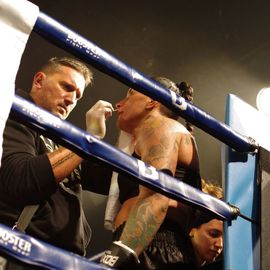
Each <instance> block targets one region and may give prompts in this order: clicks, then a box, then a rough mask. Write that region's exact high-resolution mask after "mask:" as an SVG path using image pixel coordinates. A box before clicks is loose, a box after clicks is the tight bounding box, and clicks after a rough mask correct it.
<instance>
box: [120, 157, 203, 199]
mask: <svg viewBox="0 0 270 270" xmlns="http://www.w3.org/2000/svg"><path fill="white" fill-rule="evenodd" d="M132 156H133V157H135V158H138V159H140V157H139V156H138V155H136V154H135V153H133V154H132ZM163 172H165V173H167V174H170V172H169V171H168V170H163ZM170 175H171V174H170ZM174 177H175V178H177V179H179V180H181V181H183V182H185V183H186V184H188V185H191V186H193V187H195V188H198V189H201V176H200V173H199V172H198V171H194V170H191V169H187V168H183V167H180V166H177V167H176V171H175V176H174ZM118 186H119V201H120V203H121V204H123V203H124V202H125V201H127V200H128V199H130V198H132V197H136V196H137V195H138V194H139V184H138V183H137V182H135V181H134V178H132V177H131V176H129V175H126V174H119V175H118Z"/></svg>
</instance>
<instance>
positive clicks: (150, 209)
mask: <svg viewBox="0 0 270 270" xmlns="http://www.w3.org/2000/svg"><path fill="white" fill-rule="evenodd" d="M164 199H165V200H166V198H164V196H162V195H160V194H153V195H152V196H149V197H147V198H145V199H143V200H141V201H140V202H139V203H137V204H136V205H135V206H134V207H133V209H132V211H131V213H130V215H129V218H128V221H127V223H126V226H125V228H124V230H123V233H122V236H121V238H120V240H121V241H122V242H123V243H124V244H125V245H127V246H129V247H130V248H132V249H133V250H134V251H135V252H136V254H137V255H139V254H140V253H141V252H142V251H143V250H144V249H145V247H147V246H148V245H149V244H150V242H151V241H152V239H153V237H154V235H155V234H156V232H157V231H158V229H159V227H160V225H161V224H162V222H163V220H164V218H165V216H166V213H167V207H168V206H167V203H166V202H164Z"/></svg>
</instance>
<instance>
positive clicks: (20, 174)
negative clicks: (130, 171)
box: [0, 57, 113, 255]
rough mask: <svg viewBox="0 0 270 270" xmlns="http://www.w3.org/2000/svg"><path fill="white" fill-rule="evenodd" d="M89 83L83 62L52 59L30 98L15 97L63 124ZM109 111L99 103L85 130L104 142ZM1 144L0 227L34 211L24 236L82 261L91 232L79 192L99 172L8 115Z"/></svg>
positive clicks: (39, 75)
mask: <svg viewBox="0 0 270 270" xmlns="http://www.w3.org/2000/svg"><path fill="white" fill-rule="evenodd" d="M92 80H93V76H92V73H91V71H90V70H89V69H88V68H87V66H86V65H84V64H83V63H82V62H80V61H78V60H76V59H73V58H68V57H63V58H56V57H55V58H52V59H50V60H49V61H48V63H47V64H45V65H44V66H43V67H42V68H41V69H40V71H39V72H37V73H36V74H35V75H34V78H33V83H32V88H31V90H30V93H29V94H27V93H25V92H23V91H19V92H17V94H19V95H21V96H22V97H24V98H27V99H28V100H30V101H32V102H34V103H35V104H36V105H38V106H40V107H42V108H44V109H46V110H48V111H49V112H51V113H53V114H54V115H56V116H58V117H60V118H61V119H66V118H67V116H68V115H69V113H70V112H71V111H72V110H73V109H74V107H75V106H76V104H77V101H78V100H79V99H81V98H82V96H83V92H84V89H85V88H86V87H87V86H88V85H91V83H92ZM112 110H113V107H112V105H111V104H110V103H108V102H105V101H98V102H97V103H96V104H95V105H94V106H93V107H92V108H91V109H90V110H89V111H88V112H87V113H86V130H87V131H88V132H91V133H92V134H94V135H96V136H97V137H99V138H103V137H104V136H105V132H106V128H105V119H106V118H107V117H109V116H111V114H112ZM3 140H4V142H3V156H2V165H1V168H0V186H1V188H0V223H4V224H6V225H8V226H14V224H15V223H16V221H17V220H18V218H19V216H20V214H21V212H22V210H23V209H24V207H25V206H27V205H38V206H39V207H38V209H37V210H36V212H35V214H34V216H33V217H32V219H31V222H30V224H29V225H28V226H27V228H26V233H27V234H29V235H31V236H34V237H36V238H38V239H41V240H43V241H46V242H48V243H50V244H53V245H56V246H58V247H60V248H63V249H66V250H69V251H72V252H75V253H78V254H80V255H84V254H85V252H86V247H87V245H88V243H89V241H90V237H91V229H90V226H89V225H88V223H87V221H86V219H85V216H84V213H83V209H82V201H81V200H82V189H91V174H93V173H94V172H93V170H95V169H96V168H98V166H95V164H93V163H91V162H90V161H85V160H83V159H82V158H81V157H80V156H78V155H77V154H75V153H74V152H72V151H71V150H69V149H66V148H64V147H61V146H58V145H56V144H55V143H54V142H53V141H52V140H50V139H48V138H46V137H44V136H42V135H40V134H39V132H37V131H34V130H32V129H30V128H28V127H26V126H25V125H24V124H22V123H19V122H17V121H15V120H14V119H12V115H10V117H9V119H8V121H7V124H6V128H5V131H4V138H3Z"/></svg>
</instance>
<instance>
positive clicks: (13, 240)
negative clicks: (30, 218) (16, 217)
mask: <svg viewBox="0 0 270 270" xmlns="http://www.w3.org/2000/svg"><path fill="white" fill-rule="evenodd" d="M0 250H1V252H3V253H6V254H8V255H10V256H11V257H12V258H16V259H17V260H18V261H21V262H24V263H27V264H29V265H31V266H33V265H35V266H41V267H44V268H46V269H58V270H70V269H80V270H102V269H109V268H107V267H105V266H102V265H99V264H96V263H93V262H90V261H89V260H87V259H86V258H84V257H81V256H79V255H76V254H74V253H72V252H68V251H66V250H63V249H60V248H57V247H54V246H52V245H50V244H47V243H45V242H43V241H40V240H37V239H35V238H33V237H31V236H29V235H26V234H23V233H21V232H18V231H15V230H14V231H13V230H11V229H10V228H9V227H7V226H5V225H3V224H0Z"/></svg>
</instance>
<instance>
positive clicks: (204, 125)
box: [33, 12, 257, 152]
mask: <svg viewBox="0 0 270 270" xmlns="http://www.w3.org/2000/svg"><path fill="white" fill-rule="evenodd" d="M33 30H34V31H35V32H36V33H38V34H39V35H41V36H43V37H44V38H45V39H47V40H49V41H50V42H52V43H53V44H55V45H57V46H59V47H61V48H63V49H65V50H66V51H68V52H70V53H71V54H73V55H75V56H76V57H78V58H80V59H82V60H83V61H85V62H87V63H89V64H91V65H92V66H94V67H95V68H97V69H98V70H100V71H102V72H104V73H106V74H108V75H110V76H112V77H114V78H116V79H117V80H119V81H121V82H123V83H125V84H126V85H128V86H129V87H132V88H134V89H136V90H138V91H139V92H142V93H143V94H145V95H147V96H150V97H152V98H153V99H155V100H158V101H160V102H161V103H162V104H164V105H166V106H167V107H169V108H171V109H172V110H173V111H175V112H176V113H178V114H179V115H180V116H181V117H183V118H184V119H186V120H188V121H189V122H191V123H192V124H194V125H195V126H197V127H199V128H201V129H202V130H204V131H205V132H207V133H209V134H211V135H212V136H214V137H215V138H217V139H219V140H220V141H222V142H224V143H225V144H227V145H229V146H231V147H232V148H234V149H235V150H237V151H241V152H254V151H255V150H256V149H257V145H256V143H255V142H254V140H253V139H251V138H248V137H245V136H243V135H241V134H240V133H237V132H236V131H234V130H233V129H231V128H230V127H229V126H227V125H226V124H224V123H221V122H219V121H217V120H216V119H215V118H214V117H212V116H211V115H209V114H207V113H206V112H204V111H202V110H201V109H199V108H198V107H196V106H194V105H193V104H191V103H188V102H186V101H185V99H184V98H182V97H181V96H180V95H177V94H175V93H174V92H172V91H170V90H169V89H167V88H165V87H163V86H162V85H160V84H159V83H157V82H155V81H153V80H151V79H149V78H147V77H145V76H144V75H143V74H141V73H139V72H138V71H136V70H134V69H133V68H131V67H129V66H128V65H126V64H125V63H123V62H121V61H119V60H118V59H116V58H115V57H113V56H112V55H110V54H109V53H107V52H105V51H104V50H102V49H101V48H99V47H98V46H97V45H95V44H93V43H92V42H90V41H89V40H87V39H85V38H83V37H82V36H80V35H78V34H77V33H75V32H74V31H72V30H70V29H68V28H67V27H65V26H64V25H62V24H60V23H59V22H57V21H55V20H54V19H52V18H51V17H49V16H47V15H46V14H44V13H42V12H40V14H39V16H38V19H37V21H36V24H35V26H34V29H33Z"/></svg>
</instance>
